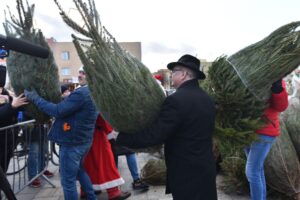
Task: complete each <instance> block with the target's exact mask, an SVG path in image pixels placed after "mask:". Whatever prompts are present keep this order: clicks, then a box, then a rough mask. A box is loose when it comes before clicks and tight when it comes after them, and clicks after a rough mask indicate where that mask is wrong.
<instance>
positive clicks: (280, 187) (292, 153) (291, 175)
mask: <svg viewBox="0 0 300 200" xmlns="http://www.w3.org/2000/svg"><path fill="white" fill-rule="evenodd" d="M265 175H266V181H267V184H268V185H269V186H270V187H271V188H272V189H274V190H277V191H279V192H281V193H283V194H286V195H288V196H291V197H297V196H298V194H299V193H300V162H299V159H298V156H297V153H296V150H295V148H294V146H293V143H292V141H291V138H290V136H289V134H288V131H287V127H286V126H285V123H284V122H283V121H281V135H280V136H279V137H278V138H277V139H276V142H275V144H274V145H273V146H272V148H271V151H270V153H269V155H268V157H267V159H266V161H265ZM298 199H299V198H298Z"/></svg>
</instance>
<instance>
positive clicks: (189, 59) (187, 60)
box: [167, 54, 206, 79]
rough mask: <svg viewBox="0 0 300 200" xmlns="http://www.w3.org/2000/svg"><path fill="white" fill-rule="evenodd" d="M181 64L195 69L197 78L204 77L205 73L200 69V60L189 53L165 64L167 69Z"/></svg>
mask: <svg viewBox="0 0 300 200" xmlns="http://www.w3.org/2000/svg"><path fill="white" fill-rule="evenodd" d="M178 65H180V66H183V67H186V68H189V69H191V70H193V71H195V72H196V73H197V74H198V79H205V77H206V76H205V74H204V73H203V72H202V71H200V60H199V59H198V58H196V57H194V56H191V55H188V54H186V55H183V56H181V58H179V60H178V61H177V62H171V63H169V64H168V65H167V67H168V69H169V70H172V69H173V68H174V67H175V66H178Z"/></svg>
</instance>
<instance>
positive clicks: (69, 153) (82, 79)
mask: <svg viewBox="0 0 300 200" xmlns="http://www.w3.org/2000/svg"><path fill="white" fill-rule="evenodd" d="M78 81H79V84H80V87H79V88H77V89H76V90H75V91H73V92H72V93H71V94H70V95H69V96H68V97H67V98H65V99H64V100H63V101H61V102H60V103H58V104H54V103H51V102H48V101H46V100H44V99H43V98H41V97H40V96H39V95H38V94H37V93H36V91H35V90H32V91H27V90H25V92H24V93H25V96H26V98H27V99H28V100H29V101H31V102H33V103H34V104H35V105H36V106H37V107H38V108H39V109H40V110H41V111H43V112H45V113H46V114H48V115H50V116H53V117H55V122H54V124H53V125H52V128H51V130H50V132H49V135H48V139H49V140H51V141H53V142H55V143H57V144H58V145H59V146H60V148H59V162H60V177H61V184H62V187H63V190H64V198H65V199H66V200H74V199H78V192H77V187H76V180H77V179H78V180H79V182H80V185H81V187H82V189H83V190H84V192H85V194H86V197H87V199H89V200H91V199H93V200H95V199H96V195H95V193H94V190H93V187H92V183H91V180H90V178H89V176H88V175H87V173H86V171H85V170H84V167H83V160H84V156H85V155H86V154H87V152H88V150H89V149H90V147H91V144H92V139H93V133H94V127H95V122H96V118H97V113H98V112H97V110H96V106H95V104H94V102H93V100H92V97H91V94H90V91H89V88H88V86H87V81H86V74H85V72H84V71H83V69H80V70H79V75H78Z"/></svg>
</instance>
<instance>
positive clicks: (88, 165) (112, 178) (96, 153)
mask: <svg viewBox="0 0 300 200" xmlns="http://www.w3.org/2000/svg"><path fill="white" fill-rule="evenodd" d="M112 130H113V129H112V127H111V126H110V125H109V124H108V123H107V122H106V121H105V120H104V119H103V118H102V116H101V115H98V118H97V121H96V127H95V131H94V138H93V144H92V147H91V149H90V150H89V152H88V154H87V155H86V157H85V160H84V167H85V170H86V172H87V173H88V175H89V177H90V179H91V181H92V183H93V188H94V190H96V191H97V190H106V189H110V188H114V187H117V186H119V185H122V184H124V183H125V182H124V180H123V178H122V177H121V176H120V174H119V171H118V169H117V167H116V164H115V161H114V155H113V152H112V150H111V146H110V142H109V141H108V137H109V133H111V132H112Z"/></svg>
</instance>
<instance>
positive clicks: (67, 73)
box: [61, 67, 71, 76]
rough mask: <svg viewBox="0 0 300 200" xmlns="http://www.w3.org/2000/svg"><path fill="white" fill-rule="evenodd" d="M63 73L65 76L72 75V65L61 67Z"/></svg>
mask: <svg viewBox="0 0 300 200" xmlns="http://www.w3.org/2000/svg"><path fill="white" fill-rule="evenodd" d="M61 75H63V76H68V75H71V70H70V67H63V68H61Z"/></svg>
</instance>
